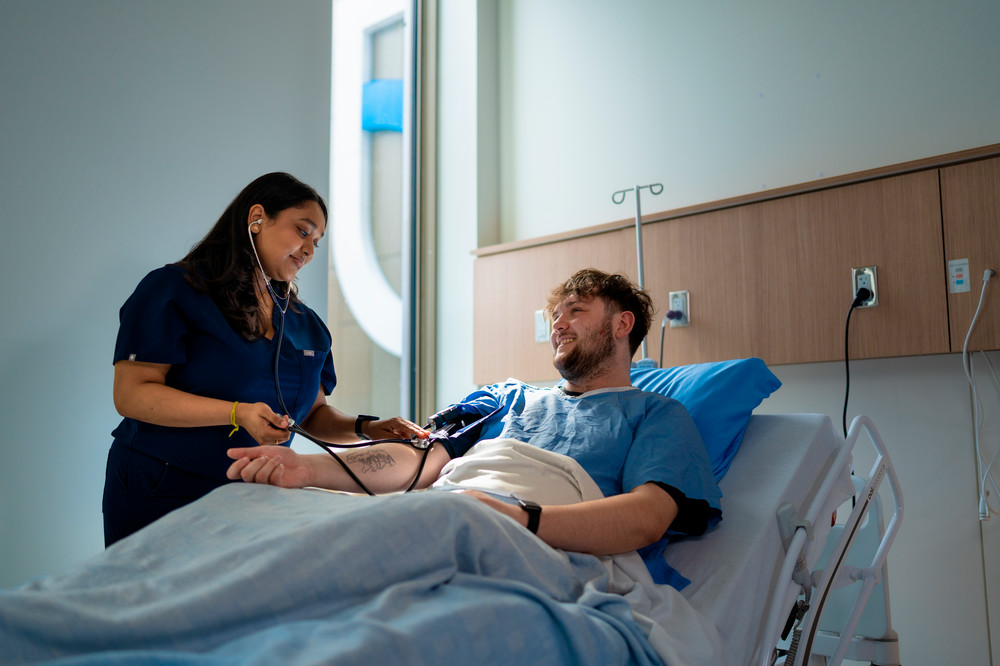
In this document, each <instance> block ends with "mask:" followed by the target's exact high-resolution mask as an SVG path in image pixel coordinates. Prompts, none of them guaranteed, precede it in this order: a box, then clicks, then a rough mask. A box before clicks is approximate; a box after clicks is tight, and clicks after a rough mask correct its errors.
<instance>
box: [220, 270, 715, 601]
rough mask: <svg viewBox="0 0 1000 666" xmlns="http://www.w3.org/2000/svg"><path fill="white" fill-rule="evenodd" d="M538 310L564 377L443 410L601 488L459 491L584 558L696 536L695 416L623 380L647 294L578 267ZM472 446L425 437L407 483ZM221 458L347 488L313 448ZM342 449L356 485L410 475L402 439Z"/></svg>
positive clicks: (641, 331) (238, 473)
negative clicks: (557, 461)
mask: <svg viewBox="0 0 1000 666" xmlns="http://www.w3.org/2000/svg"><path fill="white" fill-rule="evenodd" d="M548 309H549V311H550V313H551V315H552V335H551V343H552V351H553V363H554V365H555V367H556V368H557V369H558V370H559V373H560V374H561V375H562V377H563V380H564V381H563V382H562V383H561V384H560V385H559V386H557V387H555V388H539V387H535V386H530V385H527V384H524V383H522V382H518V381H508V382H505V383H503V384H496V385H492V386H487V387H484V388H483V389H481V390H479V391H476V392H475V393H473V394H471V395H469V396H467V397H466V398H465V400H463V401H462V402H461V403H456V405H453V407H454V408H455V409H456V410H457V411H459V412H464V413H465V414H470V415H481V416H483V417H484V419H483V423H482V424H481V425H480V427H479V429H478V432H479V437H478V439H479V441H480V442H483V440H489V441H494V440H497V441H500V440H504V441H512V442H514V443H515V444H517V443H523V444H530V445H531V446H532V447H537V448H539V449H542V450H544V451H548V452H550V453H552V454H556V455H559V456H565V457H568V458H570V459H571V460H572V461H575V463H576V464H578V465H579V466H580V467H581V468H582V470H583V471H584V472H585V473H586V475H588V476H589V477H590V479H592V480H593V482H594V483H596V486H597V487H598V488H599V490H600V493H601V494H603V497H600V498H597V499H588V500H585V501H579V502H571V503H553V504H546V505H539V504H538V503H536V502H533V501H530V494H529V495H528V498H527V500H528V501H525V498H524V497H521V496H519V498H520V501H517V502H511V501H510V498H509V497H504V496H503V495H502V494H501V493H489V492H481V491H479V490H469V489H466V490H464V491H463V492H465V493H467V494H469V495H471V496H472V497H475V498H476V499H478V500H480V501H482V502H484V503H486V504H487V505H489V506H491V507H492V508H494V509H496V510H497V511H500V512H502V513H505V514H507V515H508V516H510V517H511V518H513V519H514V520H516V521H518V522H519V523H521V524H522V525H524V526H525V527H527V528H528V529H530V530H531V531H532V532H534V533H535V534H537V535H538V537H540V538H541V539H542V540H544V541H545V542H547V543H548V544H549V545H551V546H554V547H556V548H562V549H564V550H571V551H578V552H585V553H592V554H595V555H611V554H616V553H623V552H628V551H631V550H638V549H642V548H645V547H647V546H651V545H654V544H658V543H659V544H661V545H662V544H663V540H664V539H665V538H666V537H667V535H668V534H671V533H683V534H692V535H697V534H701V533H703V532H705V531H706V530H707V529H708V528H710V527H712V526H713V525H714V524H715V523H717V522H718V520H719V519H720V516H721V512H720V508H719V499H720V496H721V494H720V492H719V489H718V486H717V485H716V483H715V479H714V477H713V476H712V471H711V466H710V464H709V461H708V455H707V453H706V452H705V448H704V445H703V444H702V441H701V437H700V435H699V434H698V431H697V430H696V428H695V425H694V422H693V421H692V420H691V417H690V415H689V414H688V413H687V411H686V410H685V409H684V407H683V406H682V405H681V404H680V403H678V402H677V401H675V400H672V399H670V398H666V397H663V396H660V395H657V394H654V393H648V392H645V391H640V390H639V389H636V388H635V387H633V386H632V384H631V377H630V368H631V359H632V356H633V355H634V354H635V352H636V350H637V349H638V347H639V345H640V344H641V342H642V339H643V338H644V337H645V336H646V332H647V331H648V330H649V326H650V322H651V320H652V314H653V304H652V301H651V299H650V298H649V296H648V294H646V292H645V291H643V290H642V289H640V288H638V287H637V286H635V285H634V284H632V282H631V281H629V280H628V278H626V277H624V276H622V275H617V274H609V273H605V272H602V271H599V270H596V269H585V270H581V271H578V272H577V273H575V274H574V275H573V276H572V277H570V278H569V279H568V280H567V281H566V282H564V283H563V284H561V285H559V286H558V287H556V288H555V289H554V290H553V291H552V292H551V294H550V296H549V301H548ZM473 445H475V446H477V448H482V446H481V444H480V443H477V441H476V440H474V439H467V440H465V441H457V440H445V441H438V442H435V444H434V445H433V447H432V449H431V451H430V453H429V455H428V458H427V462H426V465H425V467H424V470H423V472H422V474H421V478H420V481H419V483H418V487H427V486H429V485H431V484H432V483H434V482H435V481H437V480H438V476H439V475H440V474H441V473H442V470H443V471H444V473H445V475H447V474H449V470H451V469H453V468H454V467H455V463H452V464H451V465H448V463H449V462H451V461H453V460H454V461H455V462H458V461H457V459H458V458H462V457H463V456H465V455H466V454H467V453H468V452H469V450H470V448H472V447H473ZM515 448H516V447H515ZM376 450H377V452H378V454H379V456H380V459H381V460H382V461H383V464H382V465H380V466H378V468H377V469H375V468H374V467H373V466H370V465H365V461H366V457H365V456H366V455H369V454H374V453H375V452H376ZM473 451H475V449H474V450H473ZM230 457H232V458H234V459H235V460H236V462H234V463H233V464H232V466H231V467H230V469H229V477H230V478H231V479H243V480H244V481H248V482H257V483H271V484H274V485H281V486H286V487H289V486H320V487H326V488H331V489H339V490H356V489H357V486H356V485H355V484H354V483H353V482H352V481H351V480H350V479H349V478H348V477H347V474H346V473H345V472H344V471H343V470H342V469H341V468H340V466H339V465H337V464H336V461H334V460H333V459H332V458H329V457H327V456H325V455H323V454H319V455H309V456H302V455H297V454H295V453H294V452H293V451H289V450H287V449H279V450H273V449H272V448H271V447H257V448H249V449H246V448H244V449H233V450H231V451H230ZM352 457H353V460H352ZM469 457H471V456H469ZM346 458H347V460H348V463H349V464H351V466H352V469H353V470H354V472H355V473H356V474H357V475H358V476H359V477H361V478H362V480H363V481H364V482H365V484H366V485H368V486H369V487H370V488H371V487H377V488H378V489H379V491H388V490H401V489H402V488H404V487H405V485H406V484H408V483H409V480H410V479H412V478H413V475H414V474H415V473H416V469H417V468H416V464H417V463H416V461H417V458H418V457H417V455H415V454H414V451H413V449H412V448H410V447H408V446H407V445H405V444H385V445H378V446H377V447H373V448H372V449H371V450H369V452H368V453H366V450H361V451H358V452H355V453H352V454H350V455H349V456H347V457H346ZM463 460H464V458H463ZM490 464H491V463H490V462H488V461H487V462H483V463H482V465H485V466H489V465H490ZM446 465H448V466H447V467H446ZM404 470H405V471H404ZM401 471H404V473H402V474H401V473H400V472H401ZM486 474H487V475H488V474H489V470H486ZM403 481H405V483H403ZM436 485H439V484H436ZM543 494H544V493H541V492H540V495H539V496H541V495H543ZM660 550H662V548H660V549H657V551H656V552H659V551H660ZM661 559H662V558H661ZM647 563H648V562H647ZM651 570H652V571H653V573H654V577H656V571H655V569H654V567H651ZM659 582H666V581H663V580H661V581H659Z"/></svg>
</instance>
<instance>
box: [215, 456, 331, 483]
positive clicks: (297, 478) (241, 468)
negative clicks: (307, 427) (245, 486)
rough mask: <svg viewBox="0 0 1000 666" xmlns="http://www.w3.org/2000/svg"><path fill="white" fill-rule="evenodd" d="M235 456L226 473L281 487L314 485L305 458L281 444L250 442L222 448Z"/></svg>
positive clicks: (232, 476) (233, 476) (249, 481)
mask: <svg viewBox="0 0 1000 666" xmlns="http://www.w3.org/2000/svg"><path fill="white" fill-rule="evenodd" d="M226 455H228V456H229V457H230V458H232V459H233V460H235V461H236V462H234V463H233V464H232V465H230V466H229V469H228V470H226V476H227V477H228V478H230V479H233V480H236V479H243V481H245V482H246V483H268V484H270V485H272V486H281V487H282V488H304V487H306V486H311V485H315V484H314V483H313V481H312V476H313V475H312V470H311V469H310V468H309V466H308V465H307V464H306V462H307V460H308V459H307V458H306V457H305V456H300V455H299V454H297V453H296V452H295V451H293V450H292V449H289V448H287V447H284V446H254V447H250V448H239V449H229V450H228V451H227V452H226Z"/></svg>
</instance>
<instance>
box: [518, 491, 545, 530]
mask: <svg viewBox="0 0 1000 666" xmlns="http://www.w3.org/2000/svg"><path fill="white" fill-rule="evenodd" d="M517 503H518V504H519V505H520V507H521V508H522V509H524V510H525V511H527V512H528V531H529V532H531V533H532V534H538V523H539V522H541V519H542V507H541V506H539V505H538V502H532V501H531V500H523V499H521V498H517Z"/></svg>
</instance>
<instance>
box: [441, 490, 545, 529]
mask: <svg viewBox="0 0 1000 666" xmlns="http://www.w3.org/2000/svg"><path fill="white" fill-rule="evenodd" d="M456 492H459V493H462V494H463V495H468V496H469V497H473V498H475V499H477V500H479V501H480V502H482V503H483V504H485V505H486V506H488V507H490V508H492V509H495V510H496V511H499V512H500V513H504V514H507V515H508V516H510V517H511V518H513V519H514V520H516V521H517V522H518V523H520V524H521V525H523V526H524V527H527V526H528V513H527V512H526V511H525V510H524V509H522V508H521V507H520V505H518V504H510V503H509V502H504V501H502V500H499V499H497V498H496V497H493V496H492V495H487V494H486V493H483V492H480V491H478V490H458V491H456Z"/></svg>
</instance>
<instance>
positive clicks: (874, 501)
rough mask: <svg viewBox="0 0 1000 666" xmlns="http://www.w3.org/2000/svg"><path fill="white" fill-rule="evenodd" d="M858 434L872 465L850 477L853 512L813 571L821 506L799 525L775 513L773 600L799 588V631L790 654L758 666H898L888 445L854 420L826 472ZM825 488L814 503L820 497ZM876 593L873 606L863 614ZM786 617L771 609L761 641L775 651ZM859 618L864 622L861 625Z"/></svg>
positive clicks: (894, 488) (896, 515)
mask: <svg viewBox="0 0 1000 666" xmlns="http://www.w3.org/2000/svg"><path fill="white" fill-rule="evenodd" d="M863 433H864V434H866V435H867V436H868V439H869V441H870V442H871V444H872V446H873V447H874V448H875V452H876V458H875V462H874V464H873V465H872V468H871V470H870V472H869V474H868V478H867V480H862V479H858V478H857V477H854V478H853V482H854V485H855V488H856V491H857V492H856V494H855V501H856V503H855V505H854V508H853V509H852V511H851V513H850V515H849V516H848V518H847V520H846V521H845V522H844V523H842V524H837V525H835V526H834V529H833V530H832V531H831V534H830V536H829V537H828V540H827V546H826V548H825V549H824V551H823V553H822V554H821V556H820V558H819V560H818V561H817V563H816V568H815V569H813V570H812V571H809V570H807V569H806V567H805V565H804V562H803V558H804V555H805V547H806V541H807V540H808V539H809V538H810V532H811V529H812V525H814V524H815V523H816V521H817V520H823V519H824V518H825V516H824V515H823V514H821V513H820V510H821V508H822V505H821V502H819V501H814V502H813V504H812V505H811V506H810V507H809V508H808V510H807V511H806V513H805V514H803V516H802V517H801V519H797V517H796V515H795V514H796V512H795V508H794V507H787V506H785V507H782V508H781V510H780V512H779V514H778V522H779V529H780V530H781V532H782V534H783V536H785V537H786V543H787V548H786V556H785V559H784V562H783V564H782V577H781V578H780V579H779V580H782V581H784V583H783V584H782V585H781V586H779V588H777V589H776V590H775V599H782V598H785V597H786V596H787V594H788V590H789V589H794V588H795V587H796V586H798V589H799V593H798V595H797V599H796V603H795V608H794V610H793V613H795V615H796V617H795V619H796V626H795V628H794V629H793V630H792V632H791V636H790V639H789V640H788V642H787V644H786V645H787V648H785V649H782V650H780V654H779V653H778V652H777V651H775V652H771V653H768V652H762V653H761V654H760V660H759V662H758V663H759V664H760V666H770V665H771V664H772V663H775V661H774V657H775V656H779V659H778V661H777V663H780V664H784V665H785V666H801V665H802V664H811V665H813V666H820V665H823V664H825V665H827V666H837V665H838V664H840V663H841V662H842V661H843V659H845V658H849V659H852V660H858V661H869V662H871V663H873V664H879V665H880V666H899V638H898V636H897V634H896V632H895V631H893V629H892V626H891V620H890V613H889V588H888V567H887V565H886V557H887V556H888V554H889V549H890V547H891V546H892V542H893V540H894V539H895V536H896V533H897V532H898V531H899V526H900V523H901V521H902V518H903V497H902V491H901V489H900V485H899V480H898V478H897V477H896V472H895V469H894V468H893V466H892V462H891V460H890V458H889V454H888V451H887V449H886V448H885V444H884V443H883V442H882V438H881V436H880V435H879V433H878V430H877V429H876V428H875V425H874V424H873V423H872V421H871V419H869V418H868V417H867V416H859V417H857V418H855V419H854V422H853V423H852V424H851V428H850V430H849V431H848V433H847V439H846V441H845V443H844V446H843V448H842V449H841V451H840V453H839V454H838V457H837V460H836V461H835V462H834V465H833V467H831V470H835V469H836V468H837V467H838V465H842V464H844V462H846V460H848V459H849V457H850V455H851V452H852V451H853V449H854V446H855V444H856V443H857V441H858V438H859V437H860V436H861V435H862V434H863ZM832 476H833V475H832V474H828V475H827V478H826V479H824V481H823V488H824V489H825V488H827V487H832V485H833V483H834V481H835V479H833V478H832ZM885 480H888V482H889V483H888V488H889V495H890V497H891V499H892V503H893V511H892V515H891V518H890V520H889V524H888V526H887V527H884V526H883V521H882V506H881V505H882V501H881V498H880V496H879V488H880V487H881V486H882V484H883V482H884V481H885ZM824 489H821V490H820V492H819V493H818V495H817V497H818V498H819V497H821V496H823V495H824ZM876 590H877V591H878V594H877V595H876V599H875V603H873V604H872V606H871V607H868V606H867V604H868V603H869V600H870V599H871V596H872V593H873V592H874V591H876ZM866 609H867V611H868V612H867V613H866V612H865V611H866ZM783 615H784V616H785V617H787V613H785V612H784V611H782V607H781V605H779V604H772V606H771V608H770V612H769V613H768V616H767V622H766V628H765V634H764V635H765V636H766V637H770V640H772V641H773V643H774V644H775V645H779V644H780V643H781V641H780V640H779V639H778V638H777V635H778V630H779V625H780V623H781V622H782V621H783V620H784V617H783ZM862 617H864V618H865V620H866V621H865V623H864V625H863V626H861V620H862ZM859 627H860V631H859ZM783 633H784V632H783Z"/></svg>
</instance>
